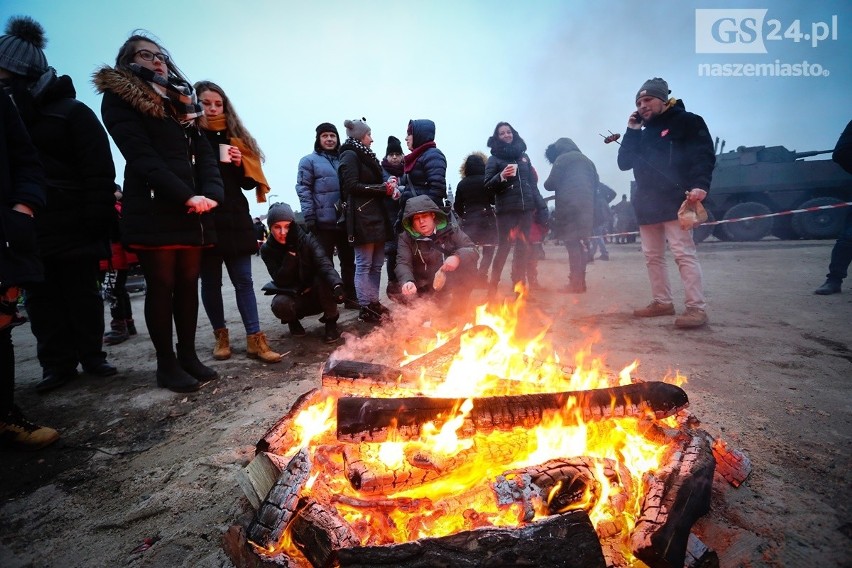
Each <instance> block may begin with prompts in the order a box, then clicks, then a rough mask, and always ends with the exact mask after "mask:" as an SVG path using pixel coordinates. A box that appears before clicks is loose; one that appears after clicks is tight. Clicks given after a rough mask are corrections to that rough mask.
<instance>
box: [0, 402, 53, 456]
mask: <svg viewBox="0 0 852 568" xmlns="http://www.w3.org/2000/svg"><path fill="white" fill-rule="evenodd" d="M58 439H59V432H57V431H56V430H54V429H53V428H48V427H47V426H39V425H37V424H33V423H32V422H30V421H29V420H27V419H26V418H24V416H23V414H21V411H20V410H19V409H18V407H17V406H13V407H12V410H10V411H9V413H8V414H7V415H6V416H4V417H2V418H0V444H2V445H4V446H8V447H11V448H15V449H19V450H38V449H41V448H43V447H45V446H47V445H48V444H52V443H53V442H55V441H56V440H58Z"/></svg>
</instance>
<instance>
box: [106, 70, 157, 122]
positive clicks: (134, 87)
mask: <svg viewBox="0 0 852 568" xmlns="http://www.w3.org/2000/svg"><path fill="white" fill-rule="evenodd" d="M92 83H93V84H94V85H95V89H97V91H98V92H99V93H104V92H105V91H111V92H112V93H114V94H115V95H116V96H118V97H119V98H120V99H121V100H123V101H124V102H126V103H127V104H129V105H130V106H132V107H133V108H134V109H136V110H137V111H139V112H140V113H142V114H145V115H148V116H151V117H153V118H165V117H166V110H165V106H164V105H163V98H162V97H161V96H160V95H159V94H157V92H156V91H155V90H154V89H153V88H152V87H151V85H149V84H148V83H147V82H146V81H144V80H143V79H140V78H139V77H137V76H136V75H134V74H133V73H132V72H130V71H126V70H124V69H114V68H112V67H110V66H108V65H105V66H103V67H101V68H100V69H98V70H97V71H95V73H94V75H92Z"/></svg>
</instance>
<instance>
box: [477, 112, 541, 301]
mask: <svg viewBox="0 0 852 568" xmlns="http://www.w3.org/2000/svg"><path fill="white" fill-rule="evenodd" d="M488 147H489V148H491V156H490V157H489V158H488V162H487V163H486V164H485V189H486V190H487V191H489V192H493V193H494V205H495V212H496V214H497V233H498V241H497V243H498V244H497V253H496V254H495V255H494V261H493V264H492V265H491V279H490V281H489V283H488V295H489V296H491V297H493V296H494V295H495V294H496V293H497V287H498V285H499V283H500V276H501V274H502V272H503V266H504V265H505V264H506V259H507V258H508V256H509V252H510V251H511V249H512V247H514V248H515V253H514V256H513V257H512V283H513V284H518V283H526V284H528V285H530V284H534V283H535V280H536V277H535V261H534V259H532V258H531V257H532V255H531V254H530V251H529V242H530V229H531V228H532V223H533V216H534V215H535V212H536V210H538V209H539V208H540V207H542V205H543V203H544V200H543V199H542V197H541V193H540V192H539V190H538V186H537V183H538V176H537V174H536V172H535V169H534V168H533V167H532V164H531V163H530V158H529V156H527V154H526V150H527V145H526V143H525V142H524V140H523V138H521V136H520V135H519V134H518V132H517V130H515V129H514V128H513V127H512V125H511V124H509V123H508V122H499V123H497V126H496V127H495V128H494V133H493V134H492V135H491V137H489V138H488Z"/></svg>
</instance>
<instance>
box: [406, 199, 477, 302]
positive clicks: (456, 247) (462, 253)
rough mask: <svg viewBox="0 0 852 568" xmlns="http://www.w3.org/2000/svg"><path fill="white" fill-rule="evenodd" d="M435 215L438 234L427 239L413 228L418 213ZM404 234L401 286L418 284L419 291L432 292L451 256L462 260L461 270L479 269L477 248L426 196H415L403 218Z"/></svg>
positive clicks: (408, 203) (410, 200)
mask: <svg viewBox="0 0 852 568" xmlns="http://www.w3.org/2000/svg"><path fill="white" fill-rule="evenodd" d="M427 212H432V213H434V214H435V233H434V234H432V235H429V236H424V235H421V234H420V233H418V232H417V231H416V230H415V229H414V228H413V227H412V225H411V222H412V218H413V217H414V216H415V215H416V214H418V213H427ZM402 226H403V229H404V230H403V232H402V233H400V235H399V241H398V245H397V257H396V277H397V280H398V281H399V283H400V284H405V283H406V282H414V284H415V285H416V286H417V289H418V290H424V289H431V286H432V279H433V278H434V276H435V273H436V272H437V271H438V269H439V268H440V267H441V265H443V264H444V260H445V259H446V258H447V257H448V256H451V255H456V256H458V257H459V260H460V261H461V263H460V264H459V270H462V269H471V270H472V269H475V268H476V263H477V260H478V259H479V254H478V253H477V252H476V245H474V244H473V241H471V240H470V237H468V236H467V235H466V234H464V232H462V230H461V229H457V228H454V227H453V225H452V223H450V222H449V220H448V219H447V215H446V214H445V213H444V212H443V211H441V209H440V208H439V207H438V206H437V205H435V202H434V201H432V200H431V199H430V198H429V197H428V196H426V195H419V196H417V197H412V198H411V199H409V200H408V202H407V203H406V204H405V210H404V211H403V215H402Z"/></svg>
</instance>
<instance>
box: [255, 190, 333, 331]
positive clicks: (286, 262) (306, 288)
mask: <svg viewBox="0 0 852 568" xmlns="http://www.w3.org/2000/svg"><path fill="white" fill-rule="evenodd" d="M266 222H267V223H269V232H270V234H271V235H272V238H271V239H268V240H267V241H266V243H264V245H263V246H262V247H261V249H260V257H261V259H263V263H264V264H265V265H266V269H267V270H268V271H269V275H270V276H271V277H272V282H270V283H268V284H266V285H265V286H264V287H263V290H264V292H266V294H267V295H273V294H274V295H275V297H274V298H272V313H274V314H275V317H277V318H278V319H280V320H281V323H286V324H287V326H288V327H289V328H290V334H291V335H293V336H304V335H305V328H304V327H302V324H301V323H300V322H299V320H300V319H302V318H303V317H305V316H309V315H313V314H318V313H322V314H323V315H322V317H321V318H320V321H321V322H323V323H325V341H326V343H333V342H335V341H337V340H338V339H340V332H339V331H338V330H337V318H338V317H339V312H338V310H337V304H338V303H341V302H343V296H344V293H343V280H342V279H341V278H340V275H339V274H338V273H337V271H336V270H335V269H334V265H332V264H331V261H330V260H328V257H327V256H326V255H325V251H324V250H323V248H322V245H320V244H319V242H318V241H317V240H316V238H315V237H314V236H313V235H312V234H311V233H308V232H306V231H303V230H302V229H301V228H300V227H299V225H298V224H296V216H295V215H294V214H293V210H292V209H291V208H290V206H289V205H287V204H286V203H275V204H273V205H272V206H271V207H270V208H269V215H268V216H267V218H266Z"/></svg>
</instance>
